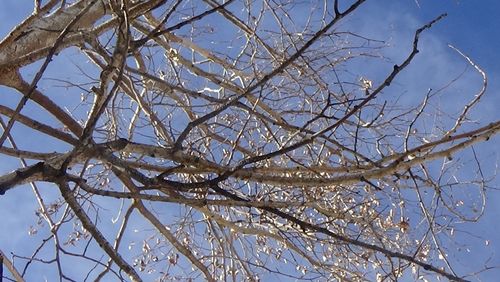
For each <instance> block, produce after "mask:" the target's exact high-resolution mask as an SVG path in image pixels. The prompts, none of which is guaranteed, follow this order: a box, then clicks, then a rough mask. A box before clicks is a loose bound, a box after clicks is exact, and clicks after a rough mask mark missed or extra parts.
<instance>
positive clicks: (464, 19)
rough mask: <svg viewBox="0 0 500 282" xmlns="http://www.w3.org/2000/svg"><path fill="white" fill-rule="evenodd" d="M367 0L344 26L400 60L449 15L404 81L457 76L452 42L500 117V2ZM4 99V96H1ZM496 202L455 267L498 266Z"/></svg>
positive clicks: (24, 6)
mask: <svg viewBox="0 0 500 282" xmlns="http://www.w3.org/2000/svg"><path fill="white" fill-rule="evenodd" d="M367 2H368V3H367V4H366V5H365V7H363V8H362V11H361V12H362V13H363V14H364V15H369V17H368V18H367V17H366V16H365V17H363V18H362V19H361V18H360V19H353V20H352V21H351V22H348V23H346V24H350V25H353V26H355V27H356V28H358V29H359V30H360V31H361V32H365V34H366V35H369V36H371V37H373V38H380V39H383V40H387V39H389V38H387V35H388V34H390V35H391V36H390V42H391V44H392V49H391V48H389V49H388V51H387V52H388V54H392V55H394V57H396V58H397V57H398V55H401V56H402V54H407V52H408V50H409V46H410V45H409V44H410V42H411V41H410V40H411V38H412V36H413V31H414V30H415V29H416V28H418V27H419V26H421V25H422V24H423V23H426V22H427V21H429V20H430V19H432V18H434V17H436V16H437V15H439V14H440V13H442V12H447V13H448V17H447V18H446V19H445V20H443V21H441V22H440V23H439V24H437V25H436V26H435V27H433V28H432V29H431V30H430V31H428V32H426V35H425V36H424V39H423V40H422V48H421V50H422V54H419V57H418V59H417V60H418V61H417V62H416V64H415V67H414V68H413V69H411V70H412V71H414V72H412V73H411V75H417V77H416V78H415V77H409V75H410V74H409V73H408V74H403V76H402V77H401V80H399V83H402V84H403V83H407V85H411V87H410V88H411V89H413V90H414V91H415V93H419V92H420V91H424V90H425V89H426V88H428V87H429V84H432V83H434V82H436V83H439V81H440V79H442V78H444V77H447V78H450V77H451V76H452V75H451V76H450V73H452V72H453V71H457V70H456V68H463V66H464V62H463V59H461V58H460V57H459V56H457V55H456V53H454V52H453V51H451V50H450V49H448V48H447V47H446V45H447V44H448V43H449V44H452V45H454V46H456V47H458V48H459V49H461V50H462V51H463V52H465V53H466V54H467V55H469V56H470V57H471V58H472V59H473V60H474V61H475V62H476V63H477V64H478V65H480V66H481V67H482V68H483V69H484V70H485V72H486V73H487V75H488V79H489V88H488V92H487V94H486V96H485V98H484V100H483V101H482V105H481V106H480V107H479V109H480V111H476V112H475V113H474V117H475V118H476V119H477V120H478V121H479V122H480V123H481V124H486V123H488V122H490V121H494V120H498V119H500V110H499V108H500V91H499V90H498V89H499V88H500V52H499V51H500V36H498V34H499V30H500V20H499V17H498V13H499V12H500V1H498V0H481V1H477V0H475V1H474V0H461V1H460V0H419V1H418V3H419V5H420V7H417V4H416V2H415V1H414V0H368V1H367ZM31 5H32V1H19V0H3V1H1V3H0V19H1V20H2V24H1V25H0V37H2V38H3V37H4V36H5V35H6V34H7V33H8V32H9V30H10V29H11V28H12V27H13V26H15V25H17V24H18V23H19V22H20V21H21V20H22V19H24V18H25V17H26V16H27V15H28V14H30V13H31V9H32V6H31ZM395 60H396V61H398V60H397V59H395ZM53 71H54V70H53ZM372 71H373V70H372ZM429 71H435V72H436V75H435V76H436V77H435V78H436V81H421V80H419V79H418V73H421V74H428V72H429ZM448 72H449V73H448ZM53 73H55V72H53ZM469 81H470V82H471V83H470V84H467V83H466V82H469ZM441 82H442V81H441ZM479 86H480V85H479V84H478V81H477V77H474V74H472V75H471V77H470V78H469V77H467V78H466V80H465V83H464V85H463V89H462V90H463V92H460V91H457V95H458V96H460V97H462V96H466V94H467V93H470V94H472V93H474V91H476V90H477V89H478V87H479ZM420 87H422V88H420ZM0 91H1V92H0V93H1V94H0V95H5V89H4V88H0ZM2 92H3V93H2ZM459 92H460V93H459ZM420 93H422V92H420ZM456 99H457V97H449V101H446V100H443V103H451V104H453V103H455V102H456ZM2 101H5V100H4V98H2ZM11 102H13V101H11ZM2 103H4V102H2ZM28 139H29V137H28ZM30 141H31V142H34V144H35V143H36V142H37V140H30ZM38 142H39V141H38ZM499 144H500V138H499V137H496V138H493V139H492V140H491V141H489V143H488V144H486V145H482V146H480V147H479V148H478V153H479V154H480V155H481V156H484V157H485V159H486V163H487V164H489V167H488V168H487V169H489V173H490V174H491V173H492V170H493V165H494V164H495V162H497V161H500V157H499V155H500V145H499ZM0 163H1V164H0V173H1V174H4V173H6V172H8V171H10V170H12V169H14V168H16V167H17V166H18V163H4V162H3V161H0ZM493 185H494V186H496V187H500V179H498V178H497V179H496V181H495V183H493ZM14 190H15V191H9V192H8V193H7V194H6V195H5V196H2V197H0V249H2V250H3V251H4V252H5V253H7V254H8V253H9V252H10V251H14V250H15V251H16V252H17V253H19V252H22V249H23V248H26V252H25V254H26V255H29V254H31V252H32V250H33V246H29V243H31V242H33V241H34V240H33V238H30V237H29V236H28V235H27V231H28V229H29V226H30V225H31V224H33V222H34V215H33V212H32V211H33V209H34V207H35V206H36V205H35V203H34V202H33V200H32V197H30V194H31V192H30V191H31V190H30V189H29V187H28V186H26V187H24V188H17V189H14ZM22 190H25V191H22ZM498 203H500V191H494V190H489V191H488V203H487V210H486V213H485V215H484V217H483V218H482V219H481V220H480V222H478V223H476V224H473V225H471V224H469V225H464V227H463V229H464V230H466V231H468V232H470V233H472V234H476V235H479V236H481V238H477V239H473V238H474V237H473V236H465V237H461V236H460V235H457V238H466V239H467V240H468V241H467V242H465V243H466V244H469V245H470V247H471V252H470V253H468V252H466V251H464V250H462V251H457V252H456V253H454V254H452V255H456V256H458V257H460V258H461V262H462V263H463V265H462V267H463V269H464V270H466V271H460V267H461V266H460V265H457V270H458V271H459V272H460V273H464V272H469V271H473V270H478V269H481V267H482V265H481V264H478V262H481V263H482V262H484V261H486V260H487V259H488V258H491V259H490V260H489V263H488V266H500V232H499V231H498V230H499V229H498V226H499V225H500V205H499V204H498ZM39 238H40V237H39ZM485 239H487V240H490V242H491V243H490V245H489V246H486V245H485V243H484V240H485ZM450 250H451V249H450ZM498 277H500V269H493V270H490V271H488V272H486V273H482V274H480V278H482V279H483V281H496V280H498ZM50 280H51V279H49V281H50Z"/></svg>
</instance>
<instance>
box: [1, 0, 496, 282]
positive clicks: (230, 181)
mask: <svg viewBox="0 0 500 282" xmlns="http://www.w3.org/2000/svg"><path fill="white" fill-rule="evenodd" d="M366 2H370V1H365V0H357V1H338V0H336V1H319V0H318V1H285V0H255V1H234V0H225V1H222V0H218V1H216V0H203V1H192V0H176V1H166V0H75V1H59V0H48V1H35V2H34V10H33V13H32V14H31V15H29V16H28V17H27V18H26V19H25V20H23V21H22V23H20V24H19V25H17V26H16V27H15V28H14V29H13V30H12V31H11V32H10V33H9V34H8V35H7V36H6V37H5V38H4V39H3V40H2V41H1V43H0V85H2V86H3V87H4V89H9V91H11V92H8V93H9V95H10V96H8V97H7V95H6V94H2V95H3V98H2V102H1V103H0V114H1V118H2V119H1V120H0V122H1V126H2V128H3V131H2V134H1V137H0V153H1V155H2V161H5V162H9V163H13V162H14V161H15V160H20V164H19V165H16V167H15V170H14V171H11V172H8V171H3V172H2V176H1V177H0V193H1V194H2V197H9V196H11V195H12V194H11V192H12V191H11V190H17V189H29V188H31V193H32V196H31V199H32V200H33V201H36V203H37V205H38V208H37V209H36V211H35V213H36V216H37V218H38V220H37V222H35V223H34V224H33V226H31V230H30V232H31V233H32V234H33V235H34V236H35V235H36V233H38V232H40V233H42V231H43V232H44V234H46V235H47V236H46V237H45V238H39V239H40V240H38V241H36V240H35V238H34V239H33V241H36V242H30V244H32V245H33V247H32V249H30V251H31V253H26V250H22V251H16V252H14V253H13V254H12V256H10V258H9V256H6V254H3V255H2V256H3V258H4V264H5V265H6V267H7V269H8V272H9V273H10V274H8V275H10V276H9V277H13V278H14V279H17V280H23V279H24V278H23V277H26V276H27V275H29V273H30V271H32V269H34V268H35V267H41V268H39V269H43V271H46V272H47V273H54V275H58V276H59V278H60V280H61V281H62V280H65V279H66V280H73V281H83V279H90V280H101V279H102V280H105V281H108V279H111V280H113V281H116V280H120V281H121V280H123V281H129V280H131V281H142V280H147V281H152V280H154V279H157V280H159V281H164V280H189V279H204V280H208V281H219V280H224V281H226V280H228V281H241V280H268V279H271V278H277V277H278V278H280V279H298V280H315V281H317V280H333V279H337V280H342V281H344V280H346V281H373V280H379V281H386V280H396V279H398V278H400V277H413V278H414V279H429V278H428V277H435V276H436V275H437V276H438V277H443V278H447V279H450V280H456V281H465V280H468V279H470V278H471V276H468V275H469V273H463V272H462V271H460V269H459V268H458V269H457V268H456V267H454V265H455V263H456V261H455V260H454V257H453V256H449V254H450V252H452V250H451V248H450V247H449V244H448V243H447V242H448V241H449V240H458V239H454V237H453V234H454V232H455V230H456V228H457V225H458V224H460V223H462V222H464V221H475V220H477V219H478V218H479V217H480V216H481V215H482V213H483V211H484V202H485V197H486V196H485V195H486V193H487V192H488V191H487V190H488V189H487V188H488V182H489V181H491V180H492V178H491V175H489V176H488V175H485V174H484V173H483V170H482V166H481V163H482V161H481V158H480V157H478V155H477V154H476V151H475V149H474V146H478V144H480V143H483V142H486V141H488V140H489V139H490V138H492V137H493V136H494V135H496V134H497V133H498V132H499V131H500V121H495V120H488V121H484V120H481V121H480V122H475V121H474V120H472V118H471V115H472V112H473V110H474V109H475V108H477V107H479V106H480V105H481V103H480V100H481V98H482V97H483V94H484V93H485V92H486V86H487V77H486V74H485V72H484V71H483V70H482V69H481V67H480V66H478V65H477V64H476V63H475V62H474V60H473V58H470V57H468V56H467V55H466V54H464V53H463V52H462V51H461V50H460V49H459V48H458V47H454V46H450V48H449V49H448V50H449V52H452V53H453V55H454V56H456V57H457V58H458V59H460V60H462V62H463V64H464V65H467V66H468V67H467V68H466V71H468V72H469V73H472V74H473V75H475V76H476V77H477V78H478V79H479V80H477V85H476V86H477V87H476V88H477V91H475V92H474V91H472V92H468V90H467V93H465V94H464V96H465V97H467V99H468V100H467V101H465V102H462V100H458V99H457V100H456V101H449V102H446V103H445V105H442V104H441V99H443V98H442V97H443V96H444V93H446V92H448V91H454V90H453V87H454V86H453V85H454V84H456V83H459V82H458V81H460V79H461V76H460V75H459V76H458V77H452V76H450V77H449V78H448V80H446V81H442V84H441V85H440V87H439V88H436V89H432V88H430V87H435V86H425V84H426V81H425V80H422V81H419V82H418V83H420V84H423V85H424V86H425V87H428V88H429V89H428V90H427V91H425V92H421V93H406V92H405V85H404V83H402V82H401V80H400V77H401V76H402V75H404V74H405V73H408V72H410V73H411V72H412V69H411V67H410V66H411V65H412V63H414V62H415V61H416V60H418V58H419V56H421V53H424V52H425V51H422V52H420V51H421V46H422V42H421V41H422V38H424V37H425V36H426V35H427V34H429V33H432V28H433V27H434V26H435V25H439V24H440V22H441V21H443V20H446V19H445V17H446V14H442V15H436V17H435V18H433V19H429V20H428V21H427V22H424V23H421V25H420V26H419V27H416V28H415V29H414V30H413V31H412V33H411V34H410V35H411V39H410V40H409V41H408V42H399V43H400V46H402V47H398V48H399V51H400V52H401V54H403V55H400V56H394V57H390V56H389V55H388V54H387V53H384V50H385V49H387V48H389V47H390V45H391V43H392V42H390V39H389V36H386V37H384V38H379V37H378V36H373V35H372V34H362V33H360V31H359V29H356V27H355V25H354V24H353V21H355V20H356V19H362V17H363V16H364V15H366V13H368V12H369V11H366V10H363V9H364V8H363V7H364V6H365V5H366ZM410 2H411V1H410ZM0 5H1V4H0ZM48 73H51V74H54V75H49V74H48ZM425 75H429V76H432V75H433V74H432V73H428V74H425ZM15 93H18V94H20V95H18V96H16V94H15ZM402 93H404V94H402ZM447 99H449V98H447ZM459 103H460V104H459ZM25 138H27V139H30V140H31V141H32V143H31V145H30V146H25V145H20V144H26V141H24V140H23V139H25ZM33 144H35V145H33ZM464 168H466V171H464V170H463V169H464ZM31 212H32V211H20V210H19V211H12V214H11V215H2V216H4V217H5V216H9V217H15V216H21V215H22V214H25V213H26V214H29V213H31ZM37 238H38V237H37ZM35 265H41V266H35ZM75 269H77V270H76V271H75ZM50 271H52V272H50ZM6 272H7V271H6Z"/></svg>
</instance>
